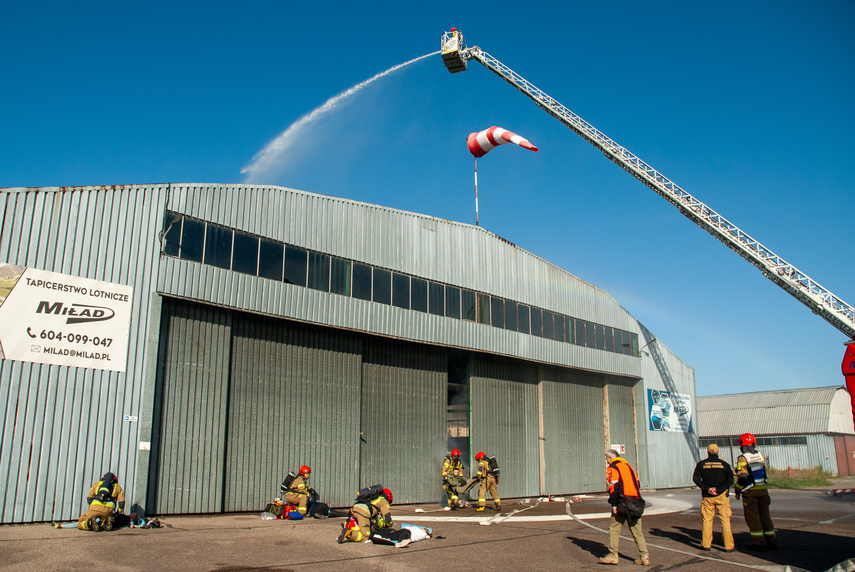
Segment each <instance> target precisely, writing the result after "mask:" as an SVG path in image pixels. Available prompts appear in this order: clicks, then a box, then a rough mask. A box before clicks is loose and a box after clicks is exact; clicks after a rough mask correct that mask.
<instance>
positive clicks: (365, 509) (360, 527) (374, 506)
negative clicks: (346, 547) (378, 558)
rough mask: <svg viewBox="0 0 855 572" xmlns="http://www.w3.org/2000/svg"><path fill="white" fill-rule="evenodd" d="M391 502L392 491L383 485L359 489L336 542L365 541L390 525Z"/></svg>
mask: <svg viewBox="0 0 855 572" xmlns="http://www.w3.org/2000/svg"><path fill="white" fill-rule="evenodd" d="M391 503H392V491H390V490H389V489H384V488H383V485H374V486H373V487H368V488H365V489H361V490H360V491H359V494H358V495H357V497H356V504H354V505H353V508H351V509H350V518H349V519H348V520H347V524H343V525H342V530H341V534H340V535H339V537H338V543H339V544H342V543H344V542H363V541H367V540H369V539H370V538H371V535H372V534H374V533H375V532H377V531H378V530H380V529H381V528H387V527H389V526H392V508H391V507H390V506H389V505H390V504H391Z"/></svg>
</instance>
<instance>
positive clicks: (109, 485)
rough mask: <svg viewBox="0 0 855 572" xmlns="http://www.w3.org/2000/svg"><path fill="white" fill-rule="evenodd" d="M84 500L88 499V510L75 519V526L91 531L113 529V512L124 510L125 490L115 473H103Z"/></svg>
mask: <svg viewBox="0 0 855 572" xmlns="http://www.w3.org/2000/svg"><path fill="white" fill-rule="evenodd" d="M86 500H87V501H89V510H87V511H86V512H85V513H83V516H81V517H80V518H79V519H78V520H77V528H79V529H80V530H91V531H92V532H100V531H102V530H113V524H114V522H115V517H114V516H113V513H114V512H116V513H118V514H121V513H122V511H124V510H125V492H124V491H123V490H122V487H120V486H119V481H118V479H117V478H116V475H114V474H113V473H104V476H103V477H101V480H100V481H98V482H97V483H95V484H94V485H92V487H91V488H90V489H89V492H88V493H87V494H86Z"/></svg>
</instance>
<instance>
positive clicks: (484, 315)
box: [475, 292, 490, 326]
mask: <svg viewBox="0 0 855 572" xmlns="http://www.w3.org/2000/svg"><path fill="white" fill-rule="evenodd" d="M475 303H476V305H477V309H476V312H477V313H476V315H475V318H476V320H477V321H478V323H479V324H487V325H488V326H489V325H490V297H489V296H487V295H486V294H481V293H480V292H476V293H475Z"/></svg>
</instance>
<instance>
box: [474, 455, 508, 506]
mask: <svg viewBox="0 0 855 572" xmlns="http://www.w3.org/2000/svg"><path fill="white" fill-rule="evenodd" d="M475 460H476V461H478V472H477V473H475V477H476V478H477V479H479V480H480V481H481V487H480V488H479V489H478V508H476V509H475V510H476V511H477V512H482V511H483V510H484V507H485V506H486V504H487V491H490V496H491V497H493V503H495V509H496V510H497V511H498V510H502V499H500V498H499V467H498V466H494V467H491V463H490V459H488V458H487V455H485V454H484V453H483V452H480V453H478V454H477V455H475ZM493 460H494V461H495V458H493ZM493 465H495V463H493Z"/></svg>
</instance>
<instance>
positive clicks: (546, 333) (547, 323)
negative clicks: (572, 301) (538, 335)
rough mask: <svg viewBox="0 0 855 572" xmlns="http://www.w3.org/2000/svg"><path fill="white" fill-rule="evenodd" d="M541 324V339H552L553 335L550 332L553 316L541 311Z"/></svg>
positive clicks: (553, 320)
mask: <svg viewBox="0 0 855 572" xmlns="http://www.w3.org/2000/svg"><path fill="white" fill-rule="evenodd" d="M541 322H542V324H543V337H544V338H546V339H548V340H551V339H553V338H554V337H555V334H554V333H553V331H552V329H553V327H554V324H555V318H554V314H553V313H552V312H548V311H546V310H543V318H542V320H541Z"/></svg>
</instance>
